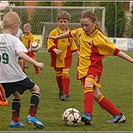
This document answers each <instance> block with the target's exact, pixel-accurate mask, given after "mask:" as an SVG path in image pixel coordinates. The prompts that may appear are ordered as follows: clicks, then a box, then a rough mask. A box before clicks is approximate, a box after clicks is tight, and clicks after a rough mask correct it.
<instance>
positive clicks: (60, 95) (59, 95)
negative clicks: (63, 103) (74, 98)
mask: <svg viewBox="0 0 133 133" xmlns="http://www.w3.org/2000/svg"><path fill="white" fill-rule="evenodd" d="M62 95H63V94H62V90H59V94H58V97H59V99H61V97H62Z"/></svg>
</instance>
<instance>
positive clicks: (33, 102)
mask: <svg viewBox="0 0 133 133" xmlns="http://www.w3.org/2000/svg"><path fill="white" fill-rule="evenodd" d="M30 91H31V93H32V96H31V99H30V109H29V115H28V117H27V122H28V123H29V124H33V125H35V126H36V127H38V128H44V125H43V124H42V122H41V121H40V120H39V119H38V118H37V116H36V115H37V110H38V104H39V93H40V88H39V87H38V86H37V85H36V84H35V85H34V87H33V88H32V89H30Z"/></svg>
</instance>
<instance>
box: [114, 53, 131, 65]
mask: <svg viewBox="0 0 133 133" xmlns="http://www.w3.org/2000/svg"><path fill="white" fill-rule="evenodd" d="M117 56H119V57H121V58H123V59H125V60H127V61H129V62H131V63H133V58H131V57H130V56H129V55H127V54H126V53H124V52H122V51H120V52H118V53H117Z"/></svg>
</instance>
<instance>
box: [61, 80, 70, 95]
mask: <svg viewBox="0 0 133 133" xmlns="http://www.w3.org/2000/svg"><path fill="white" fill-rule="evenodd" d="M62 84H63V94H66V95H68V96H69V85H70V78H62Z"/></svg>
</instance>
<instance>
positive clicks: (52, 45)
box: [47, 31, 56, 52]
mask: <svg viewBox="0 0 133 133" xmlns="http://www.w3.org/2000/svg"><path fill="white" fill-rule="evenodd" d="M49 36H56V35H55V31H52V32H51V33H50V34H49ZM54 42H55V40H53V39H48V41H47V49H48V52H50V51H51V50H52V49H54V48H56V44H55V43H54Z"/></svg>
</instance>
